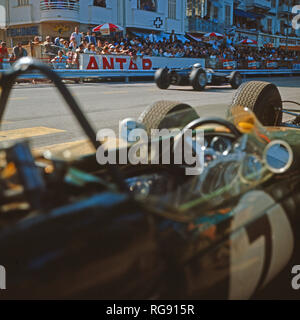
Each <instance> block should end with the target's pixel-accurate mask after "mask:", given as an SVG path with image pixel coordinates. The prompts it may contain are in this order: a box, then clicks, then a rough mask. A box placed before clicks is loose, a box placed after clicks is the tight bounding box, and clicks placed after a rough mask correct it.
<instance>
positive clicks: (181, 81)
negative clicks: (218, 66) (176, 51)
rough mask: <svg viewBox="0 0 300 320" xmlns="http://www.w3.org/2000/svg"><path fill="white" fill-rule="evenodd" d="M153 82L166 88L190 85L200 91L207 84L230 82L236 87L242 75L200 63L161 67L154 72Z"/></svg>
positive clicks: (218, 84)
mask: <svg viewBox="0 0 300 320" xmlns="http://www.w3.org/2000/svg"><path fill="white" fill-rule="evenodd" d="M154 79H155V83H156V85H157V86H158V88H160V89H168V88H169V86H170V85H174V86H192V87H193V89H194V90H196V91H202V90H204V89H205V87H206V86H207V85H213V86H221V85H224V84H230V85H231V87H232V88H233V89H237V88H238V87H239V86H240V85H241V84H242V81H243V80H242V76H241V74H240V73H239V72H238V71H232V72H231V73H230V74H224V73H222V72H215V71H214V70H213V69H209V68H202V66H201V64H200V63H196V64H194V65H193V66H192V67H190V68H182V69H173V70H169V69H168V68H161V69H158V70H157V71H156V72H155V75H154Z"/></svg>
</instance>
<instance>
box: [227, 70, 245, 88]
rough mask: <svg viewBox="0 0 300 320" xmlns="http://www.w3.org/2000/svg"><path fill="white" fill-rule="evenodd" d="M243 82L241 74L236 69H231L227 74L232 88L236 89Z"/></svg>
mask: <svg viewBox="0 0 300 320" xmlns="http://www.w3.org/2000/svg"><path fill="white" fill-rule="evenodd" d="M242 82H243V79H242V75H241V74H240V73H239V72H238V71H233V72H232V73H231V74H230V76H229V83H230V85H231V87H232V89H237V88H238V87H239V86H240V85H241V84H242Z"/></svg>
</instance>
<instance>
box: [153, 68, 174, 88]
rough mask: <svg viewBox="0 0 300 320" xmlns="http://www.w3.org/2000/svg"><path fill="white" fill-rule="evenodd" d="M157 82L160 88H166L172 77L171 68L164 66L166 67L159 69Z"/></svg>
mask: <svg viewBox="0 0 300 320" xmlns="http://www.w3.org/2000/svg"><path fill="white" fill-rule="evenodd" d="M154 79H155V83H156V85H157V86H158V87H159V89H163V90H166V89H168V88H169V86H170V77H169V70H168V69H166V68H164V69H158V70H157V71H156V72H155V76H154Z"/></svg>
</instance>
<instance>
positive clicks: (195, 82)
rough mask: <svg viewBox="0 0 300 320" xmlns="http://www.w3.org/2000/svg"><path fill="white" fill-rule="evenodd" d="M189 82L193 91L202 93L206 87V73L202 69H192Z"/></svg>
mask: <svg viewBox="0 0 300 320" xmlns="http://www.w3.org/2000/svg"><path fill="white" fill-rule="evenodd" d="M190 82H191V85H192V86H193V88H194V90H196V91H202V90H204V89H205V86H206V85H207V77H206V72H205V71H204V70H203V69H193V71H192V72H191V74H190Z"/></svg>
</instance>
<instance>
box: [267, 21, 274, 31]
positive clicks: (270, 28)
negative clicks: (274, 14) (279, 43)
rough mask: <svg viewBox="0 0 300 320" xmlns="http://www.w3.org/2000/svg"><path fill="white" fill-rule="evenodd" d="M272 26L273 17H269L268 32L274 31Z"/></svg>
mask: <svg viewBox="0 0 300 320" xmlns="http://www.w3.org/2000/svg"><path fill="white" fill-rule="evenodd" d="M272 26H273V23H272V19H268V20H267V28H268V32H272Z"/></svg>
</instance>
